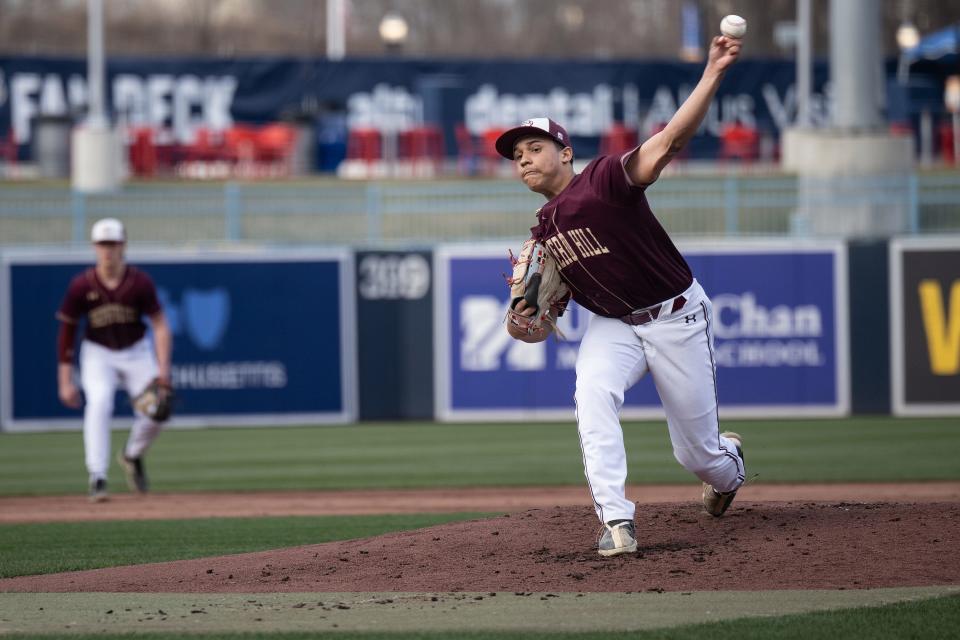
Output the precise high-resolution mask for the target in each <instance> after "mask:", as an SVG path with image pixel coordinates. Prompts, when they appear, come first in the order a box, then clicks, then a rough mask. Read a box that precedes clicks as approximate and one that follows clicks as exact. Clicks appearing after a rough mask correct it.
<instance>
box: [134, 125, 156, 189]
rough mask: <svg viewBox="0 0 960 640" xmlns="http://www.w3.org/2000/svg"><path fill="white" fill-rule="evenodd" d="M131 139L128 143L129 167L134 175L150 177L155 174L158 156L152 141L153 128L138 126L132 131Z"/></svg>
mask: <svg viewBox="0 0 960 640" xmlns="http://www.w3.org/2000/svg"><path fill="white" fill-rule="evenodd" d="M131 133H132V134H133V140H132V142H131V143H130V148H129V158H130V169H131V171H133V174H134V175H135V176H139V177H145V178H148V177H152V176H155V175H156V174H157V165H158V156H157V147H156V145H155V144H154V143H153V129H152V128H150V127H138V128H136V129H134V130H133V131H132V132H131Z"/></svg>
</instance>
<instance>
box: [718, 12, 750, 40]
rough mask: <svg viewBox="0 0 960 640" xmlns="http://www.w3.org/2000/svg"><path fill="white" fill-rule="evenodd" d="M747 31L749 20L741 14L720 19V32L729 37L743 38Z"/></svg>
mask: <svg viewBox="0 0 960 640" xmlns="http://www.w3.org/2000/svg"><path fill="white" fill-rule="evenodd" d="M746 32H747V21H746V20H744V19H743V18H741V17H740V16H735V15H729V16H726V17H724V19H723V20H721V21H720V33H722V34H723V35H725V36H727V37H728V38H737V39H739V38H742V37H743V34H745V33H746Z"/></svg>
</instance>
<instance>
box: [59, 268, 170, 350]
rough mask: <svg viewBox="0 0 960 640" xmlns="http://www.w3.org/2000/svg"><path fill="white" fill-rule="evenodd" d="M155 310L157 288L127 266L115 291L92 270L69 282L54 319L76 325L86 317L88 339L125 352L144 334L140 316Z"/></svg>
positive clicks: (141, 273) (140, 273) (146, 277)
mask: <svg viewBox="0 0 960 640" xmlns="http://www.w3.org/2000/svg"><path fill="white" fill-rule="evenodd" d="M158 311H160V302H159V301H158V300H157V289H156V287H155V286H154V285H153V280H151V279H150V276H148V275H147V274H145V273H144V272H143V271H140V270H139V269H137V268H136V267H132V266H129V265H128V266H127V268H126V271H125V272H124V274H123V279H121V280H120V284H119V285H118V286H117V288H116V289H108V288H107V287H106V286H104V284H103V283H102V282H101V281H100V278H99V277H97V271H96V269H95V268H93V267H91V268H89V269H87V270H86V271H84V272H83V273H81V274H79V275H77V276H76V277H74V279H73V280H71V281H70V286H69V287H67V293H66V295H65V296H64V298H63V302H62V303H61V305H60V310H59V311H57V318H58V319H59V320H61V321H63V322H67V323H71V324H76V323H78V322H79V321H80V319H81V318H83V317H86V319H87V328H86V336H85V337H86V338H87V339H88V340H92V341H93V342H96V343H97V344H102V345H103V346H105V347H108V348H110V349H126V348H127V347H130V346H132V345H133V344H135V343H136V342H137V341H138V340H140V339H141V338H142V337H143V335H144V333H146V330H147V327H146V325H145V324H144V322H143V316H145V315H147V316H150V315H153V314H155V313H156V312H158Z"/></svg>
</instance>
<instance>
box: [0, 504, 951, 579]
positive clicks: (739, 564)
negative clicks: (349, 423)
mask: <svg viewBox="0 0 960 640" xmlns="http://www.w3.org/2000/svg"><path fill="white" fill-rule="evenodd" d="M637 533H638V539H639V543H640V546H639V549H638V550H637V552H636V553H635V554H629V555H625V556H620V557H617V558H613V559H602V558H600V557H599V556H597V554H596V551H595V550H594V548H593V545H594V542H595V540H596V534H597V521H596V517H595V516H594V513H593V510H592V509H591V508H590V507H587V506H558V507H552V508H542V509H528V510H525V511H518V512H514V513H510V514H506V515H502V516H499V517H494V518H489V519H483V520H473V521H468V522H457V523H452V524H446V525H440V526H436V527H431V528H426V529H420V530H416V531H408V532H401V533H393V534H388V535H384V536H379V537H376V538H367V539H361V540H349V541H342V542H331V543H326V544H318V545H307V546H301V547H294V548H288V549H276V550H271V551H264V552H258V553H248V554H240V555H231V556H222V557H217V558H204V559H199V560H181V561H176V562H165V563H157V564H150V565H138V566H127V567H116V568H110V569H99V570H94V571H81V572H73V573H63V574H52V575H43V576H25V577H19V578H11V579H6V580H0V591H28V592H71V591H77V592H170V593H272V592H375V591H379V592H384V591H389V592H478V591H489V592H501V593H502V592H514V593H532V592H538V593H543V592H578V593H584V592H614V591H620V592H662V591H681V592H684V591H705V590H706V591H710V590H718V591H724V590H740V591H742V590H758V591H759V590H769V589H869V588H876V587H912V586H924V585H958V584H960V556H958V555H957V554H956V553H954V551H955V549H957V548H958V545H960V503H958V502H955V501H954V502H925V503H911V502H837V501H833V502H812V501H811V502H777V501H766V502H757V501H749V500H743V501H738V502H737V503H735V507H733V508H731V510H730V511H729V512H728V513H727V514H726V515H725V516H724V517H723V518H713V517H711V516H709V515H707V514H706V513H704V512H703V509H702V506H701V505H699V504H698V503H695V502H671V503H654V504H646V505H643V506H641V507H640V508H638V510H637Z"/></svg>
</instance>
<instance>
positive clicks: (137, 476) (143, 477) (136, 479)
mask: <svg viewBox="0 0 960 640" xmlns="http://www.w3.org/2000/svg"><path fill="white" fill-rule="evenodd" d="M117 462H119V463H120V467H121V468H122V469H123V473H124V476H125V477H126V479H127V487H128V488H129V489H130V491H132V492H134V493H140V494H143V493H146V492H147V489H148V486H147V472H146V469H144V467H143V458H128V457H127V456H125V455H124V454H123V453H122V452H121V453H120V454H118V455H117Z"/></svg>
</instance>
